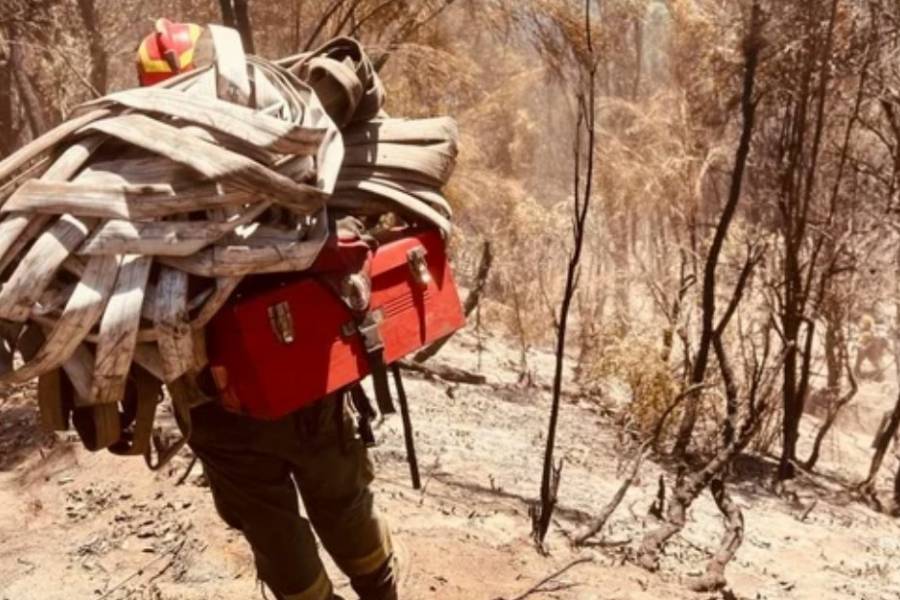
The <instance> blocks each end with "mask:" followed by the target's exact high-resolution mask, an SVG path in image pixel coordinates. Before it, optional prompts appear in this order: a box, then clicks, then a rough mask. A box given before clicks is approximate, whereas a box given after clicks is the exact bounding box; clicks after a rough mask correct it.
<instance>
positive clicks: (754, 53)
mask: <svg viewBox="0 0 900 600" xmlns="http://www.w3.org/2000/svg"><path fill="white" fill-rule="evenodd" d="M762 24H763V19H762V7H761V5H760V2H759V0H754V2H753V6H752V10H751V16H750V24H749V28H748V33H747V36H746V38H745V40H744V48H743V50H744V61H745V68H744V80H743V89H742V92H741V112H742V120H743V125H742V130H741V139H740V142H739V144H738V148H737V150H736V152H735V166H734V170H733V172H732V177H731V187H730V191H729V198H728V202H727V204H726V207H725V210H724V211H723V213H722V216H721V218H720V220H719V225H718V227H717V229H716V235H715V237H714V238H713V243H712V245H711V246H710V250H709V253H708V254H707V262H706V268H705V271H704V280H703V330H702V332H701V345H700V348H699V350H698V361H701V360H702V362H703V364H702V365H701V367H700V368H698V366H697V365H696V364H695V366H694V372H693V373H692V379H693V380H694V381H695V382H697V383H699V382H702V381H703V379H704V378H705V372H706V363H707V362H708V361H709V352H710V350H711V349H714V350H715V352H716V358H717V360H718V363H719V369H720V371H721V374H722V379H723V381H724V384H725V385H724V387H725V396H726V402H727V404H726V414H727V420H728V424H727V426H726V427H725V430H724V432H723V445H722V448H721V449H720V450H719V451H718V452H716V454H714V455H713V456H712V458H710V459H709V460H707V461H706V462H705V464H703V465H702V466H701V467H700V468H698V469H696V470H693V471H692V472H687V466H683V467H682V469H681V470H680V471H679V474H678V477H677V479H676V483H675V487H674V489H673V490H672V496H671V498H670V501H669V509H668V511H667V513H666V517H667V518H666V522H665V523H663V525H662V526H661V527H659V528H658V529H656V530H655V531H651V532H650V533H648V534H647V535H646V536H645V537H644V539H643V541H642V543H641V547H640V550H639V553H638V560H639V562H640V564H641V565H642V566H643V567H644V568H646V569H648V570H656V569H658V568H659V555H660V553H661V552H662V550H663V548H664V547H665V545H666V543H667V542H668V541H669V539H671V537H672V536H673V535H675V534H677V533H678V532H680V531H681V530H682V529H683V528H684V526H685V522H686V515H687V510H688V508H689V507H690V505H691V504H692V503H693V502H694V500H696V498H697V496H699V495H700V493H701V492H702V491H703V490H704V489H705V488H707V487H709V488H710V491H711V492H712V495H713V498H714V499H715V501H716V505H717V506H718V507H719V510H720V511H721V512H722V514H723V517H724V520H725V535H724V537H723V539H722V543H721V546H720V548H719V551H718V552H717V553H716V555H715V556H714V558H713V559H712V560H711V561H710V563H709V564H708V567H707V575H706V577H704V578H703V579H701V580H699V581H697V582H696V584H697V586H696V587H697V589H704V590H707V589H709V590H713V589H714V590H719V589H722V588H723V587H724V586H725V577H724V572H725V566H726V565H727V564H728V562H729V561H730V560H731V559H732V558H733V557H734V554H735V552H736V551H737V549H738V547H739V546H740V544H741V542H742V540H743V525H744V522H743V516H742V515H741V512H740V509H739V507H738V506H737V505H736V504H735V503H734V502H732V501H731V499H730V497H729V496H728V494H727V491H726V489H725V475H726V474H727V469H728V467H729V466H730V465H731V463H732V461H733V460H734V458H735V457H736V456H737V455H738V454H739V453H740V452H741V451H742V450H743V449H744V448H745V447H746V445H747V444H748V443H749V442H750V440H751V439H752V437H753V434H754V433H755V431H756V429H757V428H758V425H759V422H760V420H761V419H760V415H761V414H762V413H763V412H764V411H762V410H761V409H760V407H759V403H758V398H759V397H761V396H762V397H768V393H767V392H764V391H762V390H761V386H760V381H761V379H762V377H763V370H762V368H760V369H759V370H757V371H755V372H754V374H753V378H752V382H751V383H752V384H751V385H750V386H749V391H748V396H749V402H748V403H749V407H750V410H749V414H748V415H747V417H746V418H745V419H744V421H743V423H738V394H739V388H738V386H737V384H736V381H735V376H734V372H733V371H732V369H731V367H730V366H729V363H728V359H727V356H726V353H725V348H724V343H723V341H722V334H723V333H724V332H725V329H726V328H727V326H728V323H729V321H730V320H731V318H732V317H733V315H734V313H735V311H736V310H737V308H738V305H739V303H740V302H741V299H742V297H743V294H744V290H745V288H746V286H747V283H748V280H749V278H750V275H751V274H752V271H753V268H754V266H755V265H756V263H757V262H758V261H759V260H760V258H761V257H760V256H754V253H753V252H752V251H751V252H750V253H749V254H748V257H747V262H746V263H745V265H744V268H743V270H742V271H741V275H740V277H739V279H738V283H737V284H736V286H735V288H734V290H733V293H732V296H731V299H730V301H729V304H728V307H727V309H726V310H725V311H724V314H723V315H722V317H721V319H720V320H719V321H718V322H716V321H715V292H716V288H715V284H716V278H715V270H716V265H717V263H718V257H719V253H720V252H721V248H722V244H723V242H724V239H725V234H726V233H727V230H728V225H729V224H730V221H731V219H732V217H733V216H734V212H735V210H736V208H737V203H738V200H739V199H740V197H741V189H742V184H743V178H744V171H745V169H746V164H747V158H748V156H749V154H750V142H751V140H752V137H753V131H754V125H755V121H756V99H755V98H754V86H755V82H756V71H757V67H758V65H759V57H760V52H761V47H762V43H761V33H762V31H761V30H762ZM766 339H767V343H766V349H765V353H764V356H763V360H762V363H763V364H764V363H765V361H766V359H767V357H768V336H767V338H766ZM694 404H696V403H694ZM682 425H685V423H684V422H682ZM689 425H690V427H691V428H692V427H693V424H692V423H690V424H689ZM679 433H680V434H683V433H684V431H682V432H679ZM690 436H691V432H690V431H688V432H687V442H689V441H690ZM679 442H682V443H684V446H683V448H682V450H684V449H686V448H687V442H685V441H684V440H682V439H679Z"/></svg>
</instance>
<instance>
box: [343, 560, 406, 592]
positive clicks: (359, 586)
mask: <svg viewBox="0 0 900 600" xmlns="http://www.w3.org/2000/svg"><path fill="white" fill-rule="evenodd" d="M350 585H351V586H352V587H353V590H354V591H355V592H356V593H357V594H359V600H397V581H396V579H395V577H394V559H393V557H391V558H388V559H387V560H386V561H384V563H383V564H382V565H381V566H380V567H379V568H378V569H377V570H376V571H374V572H372V573H369V574H367V575H359V576H356V577H351V578H350Z"/></svg>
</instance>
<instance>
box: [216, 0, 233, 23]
mask: <svg viewBox="0 0 900 600" xmlns="http://www.w3.org/2000/svg"><path fill="white" fill-rule="evenodd" d="M219 7H220V8H221V9H222V24H223V25H224V26H225V27H235V26H236V25H237V23H236V21H235V19H234V5H233V4H232V0H219Z"/></svg>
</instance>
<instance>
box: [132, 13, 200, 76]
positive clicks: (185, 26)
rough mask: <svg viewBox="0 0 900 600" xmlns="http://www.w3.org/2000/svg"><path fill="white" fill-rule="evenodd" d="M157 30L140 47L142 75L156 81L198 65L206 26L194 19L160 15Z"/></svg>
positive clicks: (138, 63) (139, 55)
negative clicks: (178, 20) (199, 43)
mask: <svg viewBox="0 0 900 600" xmlns="http://www.w3.org/2000/svg"><path fill="white" fill-rule="evenodd" d="M154 29H155V31H154V32H153V33H151V34H150V35H148V36H147V37H145V38H144V39H143V41H142V42H141V45H140V46H139V47H138V62H137V69H138V78H139V79H140V82H141V85H153V84H155V83H159V82H160V81H163V80H165V79H168V78H169V77H172V76H173V75H177V74H178V73H183V72H185V71H190V70H191V69H193V68H194V52H195V50H196V48H197V40H198V39H199V38H200V34H201V33H203V28H202V27H200V26H199V25H195V24H193V23H173V22H171V21H169V20H168V19H157V20H156V23H155V24H154Z"/></svg>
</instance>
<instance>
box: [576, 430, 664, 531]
mask: <svg viewBox="0 0 900 600" xmlns="http://www.w3.org/2000/svg"><path fill="white" fill-rule="evenodd" d="M649 448H650V441H649V440H648V441H646V442H644V443H643V444H642V445H641V447H640V449H639V450H638V452H637V453H636V455H635V457H634V460H633V462H632V463H631V470H630V471H629V473H628V476H627V477H626V478H625V480H624V481H623V482H622V485H620V486H619V489H618V491H617V492H616V494H615V495H614V496H613V497H612V499H611V500H610V501H609V503H607V505H606V506H605V507H604V508H603V510H602V511H600V514H599V515H598V516H597V518H596V519H594V520H593V521H591V522H590V523H588V524H587V525H586V526H585V527H584V528H582V529H581V530H579V531H577V532H576V533H575V537H574V539H573V544H575V545H576V546H582V545H584V543H585V542H587V541H588V540H589V539H590V538H592V537H594V536H595V535H597V534H598V533H600V530H601V529H603V526H604V525H606V522H607V521H608V520H609V518H610V517H611V516H612V514H613V513H614V512H615V511H616V509H617V508H619V504H621V503H622V500H623V499H624V498H625V494H626V493H628V490H629V489H630V488H631V486H632V484H633V483H634V480H635V479H637V476H638V473H639V472H640V470H641V465H642V464H644V459H645V458H646V457H647V451H648V450H649Z"/></svg>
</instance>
